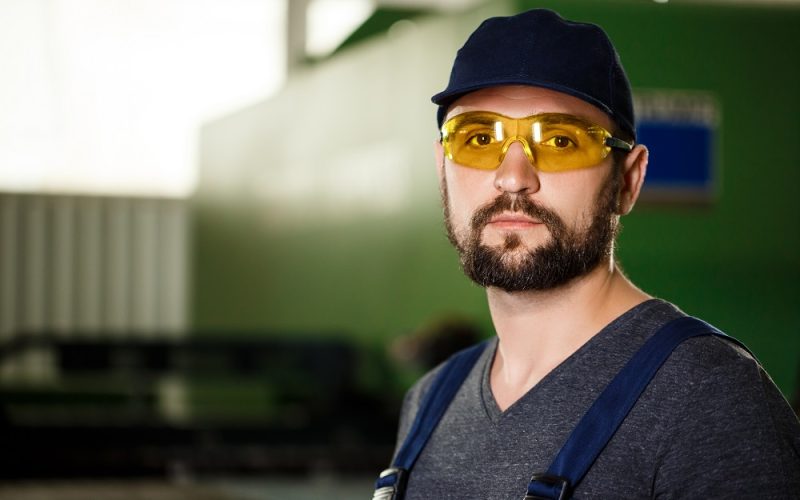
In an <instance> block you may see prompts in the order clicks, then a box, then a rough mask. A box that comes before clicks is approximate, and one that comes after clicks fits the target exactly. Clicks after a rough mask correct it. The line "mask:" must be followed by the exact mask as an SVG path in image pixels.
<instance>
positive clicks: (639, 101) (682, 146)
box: [635, 91, 719, 203]
mask: <svg viewBox="0 0 800 500" xmlns="http://www.w3.org/2000/svg"><path fill="white" fill-rule="evenodd" d="M635 106H636V114H637V127H636V134H637V142H639V143H641V144H644V145H645V146H647V148H648V149H649V151H650V162H649V165H648V168H647V177H646V179H645V184H644V187H643V189H642V200H643V201H657V202H670V203H698V202H701V203H707V202H710V201H712V200H713V199H714V198H715V197H716V196H717V194H718V193H717V182H716V181H717V175H718V166H717V165H716V157H717V155H716V148H717V144H716V141H717V136H718V134H717V127H718V122H719V111H718V107H717V104H716V101H715V100H714V99H713V97H712V96H710V95H709V94H705V93H698V92H686V91H648V92H637V93H636V96H635Z"/></svg>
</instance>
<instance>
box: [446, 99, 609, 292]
mask: <svg viewBox="0 0 800 500" xmlns="http://www.w3.org/2000/svg"><path fill="white" fill-rule="evenodd" d="M478 110H480V111H493V112H497V113H500V114H503V115H506V116H510V117H514V118H516V117H525V116H530V115H533V114H538V113H545V112H558V113H568V114H572V115H576V116H580V117H582V118H584V119H587V120H589V121H591V122H593V123H596V124H598V125H601V126H603V127H605V128H607V129H610V130H611V129H612V123H611V121H610V119H609V118H608V117H607V116H606V115H605V113H603V112H602V111H600V110H599V109H597V108H595V107H594V106H591V105H589V104H587V103H585V102H584V101H581V100H580V99H577V98H574V97H572V96H568V95H566V94H561V93H559V92H554V91H550V90H547V89H542V88H537V87H526V86H506V87H493V88H489V89H484V90H480V91H477V92H473V93H471V94H468V95H466V96H464V97H462V98H460V99H459V100H457V101H456V102H455V103H454V105H453V106H452V107H451V109H450V111H449V113H448V115H447V118H449V117H452V116H455V115H458V114H461V113H464V112H467V111H478ZM437 157H438V161H439V172H440V180H441V187H442V197H443V203H444V209H445V221H446V227H447V232H448V236H449V238H450V240H451V242H453V244H454V245H455V247H456V248H457V249H458V251H459V255H460V258H461V265H462V267H463V269H464V272H465V273H466V274H467V276H469V277H470V278H471V279H472V280H473V281H475V282H476V283H478V284H480V285H482V286H486V287H497V288H500V289H503V290H506V291H509V292H512V291H523V290H547V289H552V288H555V287H558V286H560V285H563V284H565V283H567V282H569V281H571V280H572V279H573V278H576V277H578V276H581V275H584V274H586V273H588V272H589V271H591V270H593V269H595V268H596V267H597V266H598V265H600V264H601V263H604V262H605V263H607V262H608V257H609V256H610V255H611V252H612V248H613V241H614V237H615V235H616V231H617V225H618V216H617V215H616V211H617V210H616V208H617V193H618V191H619V183H620V175H618V173H617V172H616V171H615V169H614V167H613V165H612V158H611V155H609V157H607V158H606V159H605V160H603V161H602V162H601V163H600V164H598V165H597V166H594V167H590V168H584V169H579V170H570V171H565V172H551V173H546V172H540V171H538V170H537V169H536V168H535V167H534V166H532V165H531V163H530V161H529V160H528V158H527V156H525V154H524V151H523V149H522V145H521V144H520V143H518V142H515V143H513V144H512V145H511V147H510V148H509V150H508V152H507V153H506V156H505V158H504V160H503V163H502V164H501V165H500V167H499V168H498V169H496V170H478V169H473V168H468V167H464V166H461V165H458V164H455V163H452V162H451V161H450V160H448V159H446V158H444V156H443V152H442V150H441V145H439V146H437ZM534 163H535V162H534Z"/></svg>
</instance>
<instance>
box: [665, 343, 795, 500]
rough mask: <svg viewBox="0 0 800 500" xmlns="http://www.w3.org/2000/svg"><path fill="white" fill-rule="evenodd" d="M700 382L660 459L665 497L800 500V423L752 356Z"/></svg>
mask: <svg viewBox="0 0 800 500" xmlns="http://www.w3.org/2000/svg"><path fill="white" fill-rule="evenodd" d="M699 375H700V376H697V377H693V379H692V380H689V381H688V383H689V384H690V385H691V387H690V388H689V391H688V392H687V393H686V401H684V402H683V405H682V407H681V410H680V411H679V412H677V413H676V414H675V421H674V422H673V423H672V425H671V426H670V432H669V436H668V438H667V439H665V440H663V445H662V447H661V450H660V453H659V455H660V456H659V465H658V470H657V471H656V476H655V484H654V491H655V497H656V498H659V499H676V498H681V499H683V498H687V499H688V498H706V499H708V498H759V499H778V498H780V499H786V498H800V424H798V420H797V417H796V416H795V415H794V413H793V411H792V410H791V408H790V407H789V405H788V403H787V402H786V400H785V399H784V398H783V396H782V395H781V393H780V391H779V390H778V389H777V388H776V387H775V384H774V383H773V382H772V380H771V379H770V378H769V376H768V375H767V374H766V372H764V370H763V369H762V368H761V367H760V365H759V364H758V363H757V362H756V361H755V360H753V359H752V358H751V357H749V356H746V355H745V356H737V357H736V358H735V359H734V358H731V359H730V360H724V361H723V362H721V363H719V364H717V365H716V366H713V367H712V368H709V369H708V370H705V371H701V372H700V373H699Z"/></svg>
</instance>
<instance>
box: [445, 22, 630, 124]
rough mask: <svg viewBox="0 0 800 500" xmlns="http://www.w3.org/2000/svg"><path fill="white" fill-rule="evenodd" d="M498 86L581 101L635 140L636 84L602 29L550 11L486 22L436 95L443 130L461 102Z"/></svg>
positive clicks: (459, 56) (475, 33) (456, 60)
mask: <svg viewBox="0 0 800 500" xmlns="http://www.w3.org/2000/svg"><path fill="white" fill-rule="evenodd" d="M498 85H532V86H535V87H544V88H548V89H551V90H555V91H558V92H563V93H565V94H569V95H571V96H574V97H577V98H579V99H582V100H584V101H586V102H588V103H589V104H593V105H594V106H596V107H598V108H600V109H601V110H602V111H604V112H606V113H607V114H608V115H609V116H610V117H611V119H612V120H613V121H614V122H615V123H616V124H617V126H618V127H619V128H620V129H621V130H622V131H623V132H626V133H628V134H630V136H631V137H633V138H634V139H635V138H636V128H635V119H634V115H633V98H632V96H631V85H630V83H629V82H628V77H627V76H626V75H625V70H624V69H623V68H622V63H621V62H620V60H619V55H618V54H617V51H616V50H615V49H614V46H613V45H612V43H611V40H610V39H609V38H608V35H606V33H605V31H603V29H602V28H600V27H599V26H597V25H594V24H588V23H579V22H572V21H567V20H565V19H563V18H562V17H561V16H559V15H558V14H557V13H555V12H553V11H551V10H547V9H534V10H529V11H527V12H523V13H521V14H517V15H514V16H509V17H492V18H489V19H487V20H485V21H484V22H483V23H481V25H480V26H479V27H478V29H476V30H475V31H474V32H473V33H472V35H470V37H469V38H468V39H467V41H466V43H464V46H463V47H461V49H459V51H458V53H457V54H456V59H455V61H454V62H453V70H452V72H451V73H450V83H448V85H447V88H446V89H444V90H443V91H442V92H439V93H438V94H436V95H434V96H433V97H431V100H432V101H433V102H434V104H438V105H439V110H438V113H437V120H438V122H439V126H440V127H441V126H442V123H443V122H444V117H445V115H446V114H447V109H448V108H449V107H450V105H451V104H452V103H453V102H454V101H455V100H456V99H458V98H459V97H461V96H463V95H465V94H468V93H470V92H474V91H476V90H480V89H483V88H486V87H495V86H498Z"/></svg>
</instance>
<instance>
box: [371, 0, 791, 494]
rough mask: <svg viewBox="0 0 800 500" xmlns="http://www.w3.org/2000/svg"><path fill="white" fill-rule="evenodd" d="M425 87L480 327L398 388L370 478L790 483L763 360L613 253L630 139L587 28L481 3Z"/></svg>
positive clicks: (454, 482)
mask: <svg viewBox="0 0 800 500" xmlns="http://www.w3.org/2000/svg"><path fill="white" fill-rule="evenodd" d="M432 100H433V102H434V103H435V104H437V105H438V115H437V118H438V123H439V126H440V127H441V137H440V140H439V141H437V142H436V144H435V153H436V163H437V168H438V173H439V180H440V186H441V192H442V199H443V205H444V214H445V223H446V228H447V234H448V236H449V238H450V241H451V242H452V244H453V245H454V247H455V248H456V250H457V251H458V254H459V257H460V261H461V265H462V268H463V270H464V272H465V274H466V275H467V276H468V277H469V278H470V279H472V280H473V281H474V282H475V283H477V284H479V285H480V286H482V287H485V289H486V294H487V299H488V303H489V308H490V312H491V316H492V321H493V323H494V327H495V332H496V336H495V337H494V338H492V339H490V340H489V341H487V342H484V343H481V344H478V345H477V346H475V347H473V348H470V349H468V350H466V351H462V353H461V354H459V355H458V356H456V357H454V358H451V361H449V362H447V363H444V364H443V365H440V366H439V367H437V368H436V369H434V370H432V371H431V372H429V373H428V374H427V375H425V376H424V377H423V378H422V379H421V380H419V381H418V382H417V383H416V384H415V385H414V387H413V388H412V389H411V390H410V391H409V392H408V394H407V395H406V398H405V401H404V405H403V411H402V415H401V419H400V429H399V436H398V438H399V439H398V443H397V449H396V452H395V457H394V460H393V466H392V467H391V468H389V469H387V470H386V471H384V472H383V473H382V474H381V477H380V478H379V479H378V481H377V483H376V490H375V498H387V499H388V498H405V499H406V500H415V499H432V498H436V499H448V498H449V499H465V498H492V499H507V498H523V497H524V498H528V499H536V498H570V497H571V496H572V495H575V496H576V497H579V498H655V497H659V498H800V424H798V421H797V417H796V416H795V415H794V413H793V412H792V410H791V408H790V406H789V405H788V404H787V402H786V400H785V399H784V398H783V396H782V395H781V394H780V392H779V390H778V389H777V388H776V387H775V385H774V384H773V382H772V381H771V379H770V377H769V376H768V375H767V374H766V372H765V371H764V370H763V368H762V367H761V366H760V365H759V363H758V362H757V361H756V360H755V359H754V358H753V356H752V355H751V354H750V353H749V352H748V351H747V350H746V348H744V347H743V346H741V344H739V343H738V342H736V341H735V340H733V339H731V338H728V337H726V336H724V334H722V333H721V332H719V331H718V330H716V329H714V328H713V327H712V326H710V325H708V324H706V323H704V322H701V321H699V320H696V319H694V318H690V317H688V316H686V315H685V314H684V313H683V312H682V311H681V310H680V309H678V308H677V307H676V306H675V305H673V304H670V303H669V302H666V301H664V300H661V299H658V298H654V297H652V296H650V295H649V294H647V293H646V292H644V291H642V290H640V289H639V288H637V287H636V286H635V285H634V284H633V283H632V282H631V281H630V280H629V279H628V278H627V277H626V276H625V275H624V274H623V273H622V271H621V269H620V267H619V266H618V265H617V264H616V262H615V258H614V242H615V238H616V235H617V232H618V231H619V224H620V222H619V219H620V216H622V215H625V214H627V213H628V212H630V211H631V209H632V208H633V206H634V204H635V202H636V201H637V198H638V196H639V192H640V189H641V187H642V183H643V181H644V178H645V173H646V169H647V163H648V151H647V149H646V147H645V146H644V145H641V144H636V142H635V140H636V131H635V130H636V129H635V118H634V113H633V105H632V96H631V89H630V84H629V82H628V78H627V76H626V74H625V72H624V69H623V67H622V65H621V62H620V59H619V56H618V54H617V52H616V50H615V48H614V47H613V45H612V43H611V41H610V40H609V38H608V36H607V35H606V33H605V32H604V31H603V30H602V29H601V28H599V27H598V26H595V25H592V24H585V23H575V22H570V21H566V20H564V19H562V18H561V17H560V16H559V15H558V14H556V13H554V12H552V11H548V10H532V11H528V12H525V13H522V14H518V15H515V16H511V17H500V18H491V19H488V20H486V21H485V22H484V23H483V24H481V25H480V27H478V28H477V30H476V31H475V32H474V33H473V34H472V35H471V36H470V37H469V39H468V40H467V41H466V43H465V45H464V46H463V47H462V48H461V49H460V50H459V52H458V54H457V55H456V58H455V62H454V64H453V68H452V72H451V76H450V81H449V84H448V87H447V88H446V89H445V90H444V91H442V92H440V93H438V94H436V95H435V96H433V98H432ZM675 147H681V145H680V144H675ZM687 244H691V242H687ZM618 374H619V376H618Z"/></svg>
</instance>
